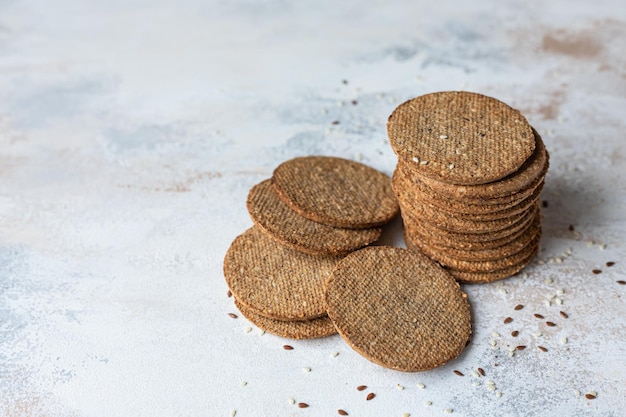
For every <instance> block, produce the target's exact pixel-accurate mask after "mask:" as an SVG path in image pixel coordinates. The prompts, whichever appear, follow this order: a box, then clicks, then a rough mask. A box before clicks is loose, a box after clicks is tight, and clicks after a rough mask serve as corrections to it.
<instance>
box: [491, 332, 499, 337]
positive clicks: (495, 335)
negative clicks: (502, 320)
mask: <svg viewBox="0 0 626 417" xmlns="http://www.w3.org/2000/svg"><path fill="white" fill-rule="evenodd" d="M491 337H500V334H499V333H497V332H492V333H491Z"/></svg>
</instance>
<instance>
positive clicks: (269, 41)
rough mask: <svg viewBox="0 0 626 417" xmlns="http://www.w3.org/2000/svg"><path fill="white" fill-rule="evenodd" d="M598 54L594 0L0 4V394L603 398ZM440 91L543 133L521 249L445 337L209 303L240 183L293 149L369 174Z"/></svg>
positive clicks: (15, 405) (146, 403)
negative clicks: (371, 350)
mask: <svg viewBox="0 0 626 417" xmlns="http://www.w3.org/2000/svg"><path fill="white" fill-rule="evenodd" d="M433 3H434V4H433ZM476 3H478V4H476ZM624 51H626V9H625V8H624V7H623V4H622V2H620V1H617V0H612V1H611V0H600V1H597V0H596V1H593V2H588V1H560V0H559V1H547V0H544V1H541V0H533V1H495V0H488V1H482V2H454V1H451V0H447V1H438V2H425V1H423V2H405V1H374V0H369V1H344V2H331V1H303V2H285V1H280V0H272V1H266V2H260V1H244V2H238V3H237V4H235V2H228V1H216V0H215V1H198V0H187V1H178V2H173V1H171V2H168V1H164V0H151V1H142V0H124V1H107V2H95V1H92V2H85V1H78V0H59V1H55V2H50V1H36V0H24V1H17V0H14V1H11V0H9V1H1V2H0V415H6V416H53V417H60V416H144V415H145V416H192V415H193V416H202V415H204V416H228V415H231V412H232V410H236V411H237V416H287V415H294V416H299V415H302V416H306V415H311V416H312V415H317V416H322V415H326V416H330V415H336V410H337V409H338V408H342V409H345V410H346V411H348V412H349V413H350V415H351V416H375V415H377V416H401V415H402V414H403V413H410V414H411V415H413V416H417V415H419V416H431V415H432V416H437V415H441V414H442V413H443V410H444V409H447V408H450V409H452V410H453V412H454V415H461V416H476V415H488V416H536V415H563V416H573V415H598V416H619V415H623V412H624V411H623V410H624V408H626V407H625V406H626V400H625V399H624V397H625V396H624V386H625V384H626V345H625V344H624V340H626V323H625V320H624V317H625V316H626V306H625V304H624V297H623V295H624V292H625V291H626V286H623V285H619V284H618V283H616V281H617V280H624V279H626V278H625V276H626V256H624V255H625V254H626V243H625V242H626V240H625V238H624V235H625V234H626V193H625V191H626V185H625V182H624V178H625V176H626V159H625V158H626V145H625V142H624V140H625V139H624V132H626V121H625V120H626V119H625V117H624V115H625V114H626V70H625V68H626V55H625V54H624ZM457 89H465V90H470V91H476V92H481V93H484V94H487V95H491V96H494V97H497V98H499V99H501V100H503V101H505V102H507V103H508V104H510V105H512V106H513V107H516V108H518V109H520V110H521V111H522V112H523V113H524V114H525V115H526V116H527V117H528V119H529V121H530V122H531V123H532V124H533V125H534V126H535V127H536V128H537V129H538V130H539V131H540V132H541V133H542V134H543V136H544V140H545V142H546V145H547V146H548V149H549V151H550V152H551V156H552V167H551V170H550V172H549V175H548V180H547V184H546V188H545V191H544V193H543V197H542V198H543V199H544V200H547V201H548V203H549V206H548V208H546V209H544V214H545V220H544V238H543V240H542V246H543V250H542V252H541V253H540V255H539V257H538V261H541V262H535V263H533V264H532V265H531V266H530V267H528V268H527V269H526V270H525V272H526V274H527V276H526V275H520V276H518V277H515V278H512V279H509V280H506V281H503V282H502V283H499V284H498V283H496V284H490V285H479V286H471V287H467V286H466V287H465V290H466V291H467V292H468V293H469V296H470V300H471V301H472V305H473V312H474V336H473V339H472V342H471V344H470V346H469V347H468V348H467V349H466V351H465V352H464V353H463V355H462V356H461V357H460V358H459V359H458V360H456V361H454V362H452V363H450V364H448V365H447V366H444V367H442V368H439V369H437V370H434V371H430V372H426V373H419V374H405V373H398V372H393V371H389V370H386V369H382V368H380V367H378V366H376V365H373V364H371V363H370V362H368V361H366V360H365V359H363V358H361V357H360V356H358V355H357V354H356V353H354V352H352V351H351V350H350V349H349V348H348V347H347V345H346V344H345V343H344V342H343V341H342V340H341V339H340V338H339V337H332V338H328V339H324V340H318V341H306V342H297V343H291V344H292V345H294V347H295V349H294V350H293V351H290V352H287V351H284V350H283V349H282V345H283V344H284V343H285V341H283V340H281V339H279V338H277V337H274V336H271V335H268V334H266V335H262V336H261V335H260V334H259V331H258V330H257V329H256V328H254V326H251V327H253V330H252V331H251V332H250V333H246V332H245V329H246V327H248V326H249V323H248V322H247V321H246V320H245V319H243V318H239V319H237V320H233V319H231V318H229V317H228V316H227V313H228V312H234V311H235V308H234V306H233V305H232V299H228V298H227V297H226V291H227V288H226V285H225V283H224V280H223V277H222V271H221V263H222V259H223V256H224V253H225V251H226V249H227V248H228V246H229V244H230V242H231V241H232V239H233V238H234V237H235V236H236V235H238V234H239V233H241V232H243V231H244V230H245V229H246V228H247V227H249V226H250V225H251V222H250V220H249V218H248V216H247V213H246V210H245V197H246V194H247V191H248V189H249V188H250V187H251V186H252V185H254V184H255V183H257V182H259V181H261V180H262V179H265V178H267V177H268V176H269V175H271V172H272V170H273V168H274V167H275V166H276V165H277V164H278V163H280V162H281V161H283V160H285V159H287V158H290V157H293V156H297V155H308V154H327V155H336V156H342V157H347V158H351V159H357V160H361V161H362V162H364V163H367V164H369V165H371V166H373V167H375V168H378V169H380V170H382V171H384V172H386V173H388V174H390V173H391V171H392V170H393V167H394V164H395V158H394V155H393V152H392V151H391V149H390V147H389V144H388V143H387V141H386V132H385V121H386V119H387V116H388V115H389V114H390V113H391V111H392V110H393V108H395V106H397V105H398V104H400V103H401V102H403V101H404V100H406V99H408V98H411V97H414V96H416V95H420V94H423V93H427V92H433V91H439V90H457ZM353 100H356V104H352V101H353ZM333 121H339V124H333V123H332V122H333ZM570 224H571V225H574V226H575V228H576V232H571V231H569V230H568V226H569V225H570ZM399 226H400V225H399V222H395V223H394V224H392V225H391V226H390V227H389V228H388V229H387V231H386V235H385V239H384V242H386V243H392V244H397V245H402V239H401V236H400V227H399ZM602 245H606V247H604V246H602ZM568 248H571V256H569V257H567V258H565V257H562V254H563V253H564V252H566V251H568ZM603 248H604V249H603ZM557 257H558V258H559V259H561V260H562V262H560V263H559V259H556V258H557ZM607 261H615V262H616V265H615V266H613V267H611V268H607V267H606V266H605V262H607ZM594 268H599V269H602V271H603V272H602V273H601V274H598V275H594V274H592V273H591V270H592V269H594ZM550 280H551V281H550ZM560 289H562V290H563V294H562V295H560V296H557V298H560V299H562V301H563V304H562V305H561V306H558V305H556V303H555V299H552V302H551V306H549V307H548V306H546V304H545V302H546V300H548V299H550V297H552V296H553V295H555V294H557V292H558V293H559V294H560ZM519 303H521V304H524V305H525V306H526V307H525V308H524V309H523V310H520V311H514V310H513V307H514V306H515V305H516V304H519ZM559 310H563V311H566V312H567V313H568V314H569V319H567V320H565V319H562V318H561V317H560V316H559V314H558V311H559ZM536 312H537V313H541V314H544V315H545V316H546V317H548V318H550V319H552V320H553V321H555V322H556V323H557V327H555V328H547V327H545V325H543V324H542V322H541V321H539V320H537V319H535V318H534V317H533V313H536ZM506 316H511V317H513V318H514V322H513V323H511V324H509V325H504V324H503V323H502V320H503V318H504V317H506ZM512 330H519V331H520V336H518V337H517V338H516V339H515V338H512V337H510V336H509V334H510V332H511V331H512ZM494 331H495V332H497V333H499V334H500V335H501V337H499V338H498V337H495V338H494V336H493V335H492V332H494ZM536 331H541V332H543V335H542V336H541V337H539V338H538V339H535V338H533V336H532V333H534V332H536ZM564 337H566V338H567V343H566V344H563V343H561V339H562V338H564ZM491 340H495V344H496V348H497V349H495V348H493V347H492V342H491ZM519 344H525V345H528V346H529V347H528V348H527V349H526V350H524V351H520V352H517V353H516V354H515V356H513V357H510V356H509V355H508V350H507V346H516V345H519ZM538 345H542V346H545V347H546V348H548V349H549V350H548V352H545V353H543V352H541V351H539V350H538V349H537V346H538ZM332 352H339V355H338V356H337V357H333V356H332V355H331V353H332ZM495 363H498V366H495V365H494V364H495ZM478 366H480V367H482V368H483V369H485V371H486V373H487V377H488V379H491V380H493V381H494V382H495V384H496V386H497V389H498V390H500V391H501V392H502V394H503V395H502V397H501V398H497V397H496V396H495V395H494V393H493V392H491V391H489V390H488V389H487V388H486V385H485V380H486V378H475V377H473V376H471V372H472V369H476V367H478ZM303 367H311V368H312V371H311V372H310V373H305V372H303V371H302V368H303ZM454 369H458V370H460V371H462V372H464V373H465V375H466V376H465V377H459V376H456V375H455V374H454V373H453V370H454ZM242 381H246V382H247V385H246V386H241V383H242ZM473 382H478V383H479V385H478V386H474V385H473ZM418 383H424V384H426V388H425V389H419V388H417V384H418ZM361 384H365V385H368V386H369V387H370V388H369V389H368V391H366V392H358V391H356V390H355V387H356V386H357V385H361ZM396 384H401V385H402V386H404V387H405V389H404V390H399V389H397V387H396ZM575 390H579V391H580V393H581V394H580V395H579V394H577V392H576V391H575ZM370 391H372V392H375V393H376V394H377V396H376V398H375V399H374V400H372V401H365V395H366V393H367V392H370ZM589 391H597V393H598V397H597V399H595V400H592V401H589V400H586V399H585V398H584V394H585V393H587V392H589ZM289 398H294V399H296V401H303V402H306V403H309V404H310V405H311V407H310V408H308V409H299V408H297V407H296V406H293V405H290V404H289V402H288V399H289ZM424 401H431V402H432V405H431V406H425V405H424Z"/></svg>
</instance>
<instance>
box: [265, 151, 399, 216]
mask: <svg viewBox="0 0 626 417" xmlns="http://www.w3.org/2000/svg"><path fill="white" fill-rule="evenodd" d="M272 183H273V184H274V186H275V187H276V191H277V193H278V195H279V196H280V197H281V199H283V201H285V203H287V204H288V205H289V206H290V207H291V208H292V209H294V210H295V211H296V212H298V214H300V215H302V216H304V217H306V218H308V219H311V220H313V221H316V222H319V223H324V224H327V225H331V226H336V227H348V228H368V227H375V226H380V225H383V224H385V223H387V222H389V221H390V220H391V219H392V218H393V217H395V216H396V214H398V210H399V208H398V202H397V200H396V196H395V195H394V194H393V190H392V189H391V179H390V178H389V177H388V176H387V175H385V174H383V173H382V172H380V171H377V170H375V169H373V168H370V167H368V166H366V165H363V164H360V163H358V162H354V161H349V160H347V159H342V158H334V157H328V156H307V157H300V158H294V159H291V160H289V161H286V162H283V163H282V164H280V165H279V166H278V167H277V168H276V170H274V174H273V176H272Z"/></svg>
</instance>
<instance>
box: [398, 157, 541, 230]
mask: <svg viewBox="0 0 626 417" xmlns="http://www.w3.org/2000/svg"><path fill="white" fill-rule="evenodd" d="M391 183H392V185H393V189H394V191H395V192H396V195H399V194H401V193H403V194H405V197H404V201H405V202H407V203H409V204H411V203H412V202H418V203H421V204H426V205H428V206H429V207H430V208H431V209H432V210H438V211H441V212H442V213H443V214H445V215H447V216H450V217H459V218H461V219H467V220H479V221H481V220H482V221H485V220H495V219H502V218H505V217H509V216H511V215H513V214H517V213H520V212H522V211H525V210H528V209H529V208H530V207H531V206H532V205H533V204H535V203H536V202H537V200H538V199H539V195H540V194H541V191H542V190H543V186H544V181H541V183H540V184H539V185H538V186H537V187H536V188H535V189H533V190H529V191H531V194H530V195H529V196H526V193H525V192H524V193H521V192H520V193H519V194H523V195H521V198H520V199H519V200H516V201H514V202H512V203H506V204H466V203H463V202H460V201H459V200H453V199H451V198H448V197H445V196H440V195H438V194H435V193H434V192H433V191H430V190H428V187H425V186H423V185H422V184H420V183H419V182H415V181H410V180H409V179H408V178H407V177H406V175H405V174H403V172H402V170H401V169H400V167H399V166H397V167H396V169H395V170H394V172H393V177H392V179H391Z"/></svg>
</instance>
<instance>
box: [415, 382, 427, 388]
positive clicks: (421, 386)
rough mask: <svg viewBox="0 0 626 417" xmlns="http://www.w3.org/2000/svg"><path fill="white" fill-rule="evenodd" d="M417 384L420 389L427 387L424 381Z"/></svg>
mask: <svg viewBox="0 0 626 417" xmlns="http://www.w3.org/2000/svg"><path fill="white" fill-rule="evenodd" d="M416 386H417V388H419V389H424V388H426V385H424V384H422V383H419V384H417V385H416Z"/></svg>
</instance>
